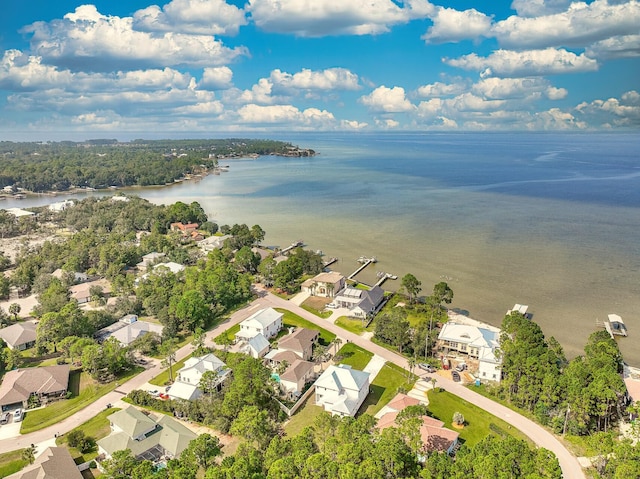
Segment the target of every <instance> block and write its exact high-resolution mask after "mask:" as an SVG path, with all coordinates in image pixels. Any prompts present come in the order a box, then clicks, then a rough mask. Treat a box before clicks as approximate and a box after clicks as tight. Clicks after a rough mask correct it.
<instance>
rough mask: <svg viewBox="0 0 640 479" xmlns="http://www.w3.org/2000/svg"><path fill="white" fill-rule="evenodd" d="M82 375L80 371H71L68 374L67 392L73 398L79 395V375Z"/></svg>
mask: <svg viewBox="0 0 640 479" xmlns="http://www.w3.org/2000/svg"><path fill="white" fill-rule="evenodd" d="M81 374H82V373H81V372H80V371H71V372H70V373H69V387H68V390H69V391H71V394H73V396H74V397H75V396H79V395H80V375H81Z"/></svg>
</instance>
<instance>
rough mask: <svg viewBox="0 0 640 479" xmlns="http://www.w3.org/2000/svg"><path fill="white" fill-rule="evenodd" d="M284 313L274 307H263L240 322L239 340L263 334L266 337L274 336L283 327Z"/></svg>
mask: <svg viewBox="0 0 640 479" xmlns="http://www.w3.org/2000/svg"><path fill="white" fill-rule="evenodd" d="M283 317H284V314H283V313H279V312H278V311H276V310H275V309H273V308H265V309H261V310H259V311H257V312H255V313H253V314H252V315H251V316H249V317H248V318H247V319H245V320H244V321H242V322H241V323H240V331H239V332H238V333H236V339H237V340H248V339H251V338H253V337H254V336H256V335H257V334H262V336H264V337H265V338H266V339H271V338H273V337H274V336H275V335H276V334H278V332H279V331H280V329H281V328H282V318H283Z"/></svg>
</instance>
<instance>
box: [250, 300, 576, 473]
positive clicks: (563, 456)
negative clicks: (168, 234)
mask: <svg viewBox="0 0 640 479" xmlns="http://www.w3.org/2000/svg"><path fill="white" fill-rule="evenodd" d="M258 301H259V302H260V303H261V304H264V305H265V306H271V307H274V308H285V309H288V310H289V311H292V312H294V313H295V314H297V315H299V316H301V317H303V318H305V319H307V320H309V321H311V322H313V323H316V324H318V325H321V326H322V327H323V328H325V329H326V330H328V331H331V332H332V333H334V334H336V335H337V336H339V337H341V338H343V339H344V340H348V341H351V342H352V343H355V344H357V345H358V346H361V347H363V348H364V349H367V350H369V351H371V352H372V353H374V354H377V355H378V356H382V357H383V358H384V359H386V360H387V361H390V362H392V363H394V364H397V365H398V366H400V367H402V368H405V369H408V367H409V366H408V363H407V360H406V359H405V358H404V357H402V356H400V355H398V354H395V353H393V352H392V351H389V350H388V349H386V348H383V347H381V346H378V345H377V344H375V343H372V342H371V341H369V340H368V339H365V338H363V337H361V336H358V335H356V334H353V333H351V332H349V331H346V330H344V329H342V328H341V327H339V326H336V325H334V324H332V323H331V322H330V321H327V320H323V319H320V318H318V317H317V316H315V315H314V314H311V313H309V312H308V311H306V310H304V309H302V308H301V307H299V306H296V305H294V304H291V303H289V302H288V301H285V300H283V299H281V298H279V297H277V296H274V295H272V294H267V295H265V296H264V297H262V298H260V299H259V300H258ZM431 376H433V375H423V377H431ZM435 377H436V379H437V385H438V386H439V387H441V388H444V389H445V390H446V391H449V392H450V393H452V394H455V395H456V396H458V397H460V398H462V399H464V400H465V401H468V402H470V403H472V404H475V405H476V406H478V407H480V408H482V409H484V410H485V411H487V412H489V413H491V414H493V415H494V416H496V417H499V418H500V419H503V420H504V421H506V422H507V423H509V424H511V425H512V426H513V427H515V428H517V429H519V430H520V431H522V432H523V433H524V434H526V435H527V436H528V437H529V438H530V439H531V440H532V441H533V442H534V443H535V444H536V445H538V446H539V447H544V448H545V449H548V450H550V451H552V452H553V453H554V454H555V455H556V457H557V458H558V461H559V463H560V467H561V468H562V474H563V476H564V477H565V478H566V479H586V476H585V474H584V471H583V469H582V467H581V466H580V463H579V462H578V459H577V458H576V457H575V456H574V455H573V454H571V453H570V452H569V451H568V450H567V448H566V447H564V445H563V444H562V443H561V442H560V441H559V440H558V439H557V438H556V437H555V436H554V435H553V434H551V433H550V432H548V431H547V430H546V429H544V428H543V427H541V426H539V425H538V424H536V423H535V422H533V421H531V420H530V419H527V418H526V417H524V416H522V415H521V414H518V413H517V412H515V411H512V410H511V409H509V408H507V407H505V406H502V405H501V404H498V403H496V402H494V401H492V400H491V399H488V398H486V397H484V396H481V395H480V394H478V393H476V392H474V391H472V390H471V389H469V388H467V387H465V386H463V385H461V384H460V383H456V382H453V381H452V380H450V379H447V378H444V377H441V376H439V375H436V376H435Z"/></svg>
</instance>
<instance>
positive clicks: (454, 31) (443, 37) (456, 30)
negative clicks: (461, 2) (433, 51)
mask: <svg viewBox="0 0 640 479" xmlns="http://www.w3.org/2000/svg"><path fill="white" fill-rule="evenodd" d="M431 20H432V21H433V26H432V27H429V29H428V30H427V33H425V34H424V35H423V36H422V39H423V40H425V41H427V43H446V42H459V41H460V40H465V39H476V38H478V37H481V36H487V34H488V33H489V31H490V30H491V17H490V16H487V15H485V14H484V13H481V12H479V11H477V10H476V9H474V8H472V9H470V10H464V11H459V10H455V9H453V8H443V7H438V8H437V9H436V13H435V15H432V16H431Z"/></svg>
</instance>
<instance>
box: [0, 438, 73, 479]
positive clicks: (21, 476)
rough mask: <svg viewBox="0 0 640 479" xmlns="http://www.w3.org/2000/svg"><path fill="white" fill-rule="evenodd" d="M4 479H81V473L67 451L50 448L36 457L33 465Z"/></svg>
mask: <svg viewBox="0 0 640 479" xmlns="http://www.w3.org/2000/svg"><path fill="white" fill-rule="evenodd" d="M5 479H82V473H81V472H80V470H79V469H78V466H77V465H76V463H75V461H74V460H73V457H71V453H70V452H69V449H67V448H66V447H53V446H52V447H48V448H46V449H45V450H44V451H43V452H42V454H40V455H39V456H38V457H36V459H35V461H34V462H33V464H30V465H27V466H26V467H25V468H24V469H22V470H21V471H18V472H16V473H15V474H11V475H10V476H6V478H5Z"/></svg>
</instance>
